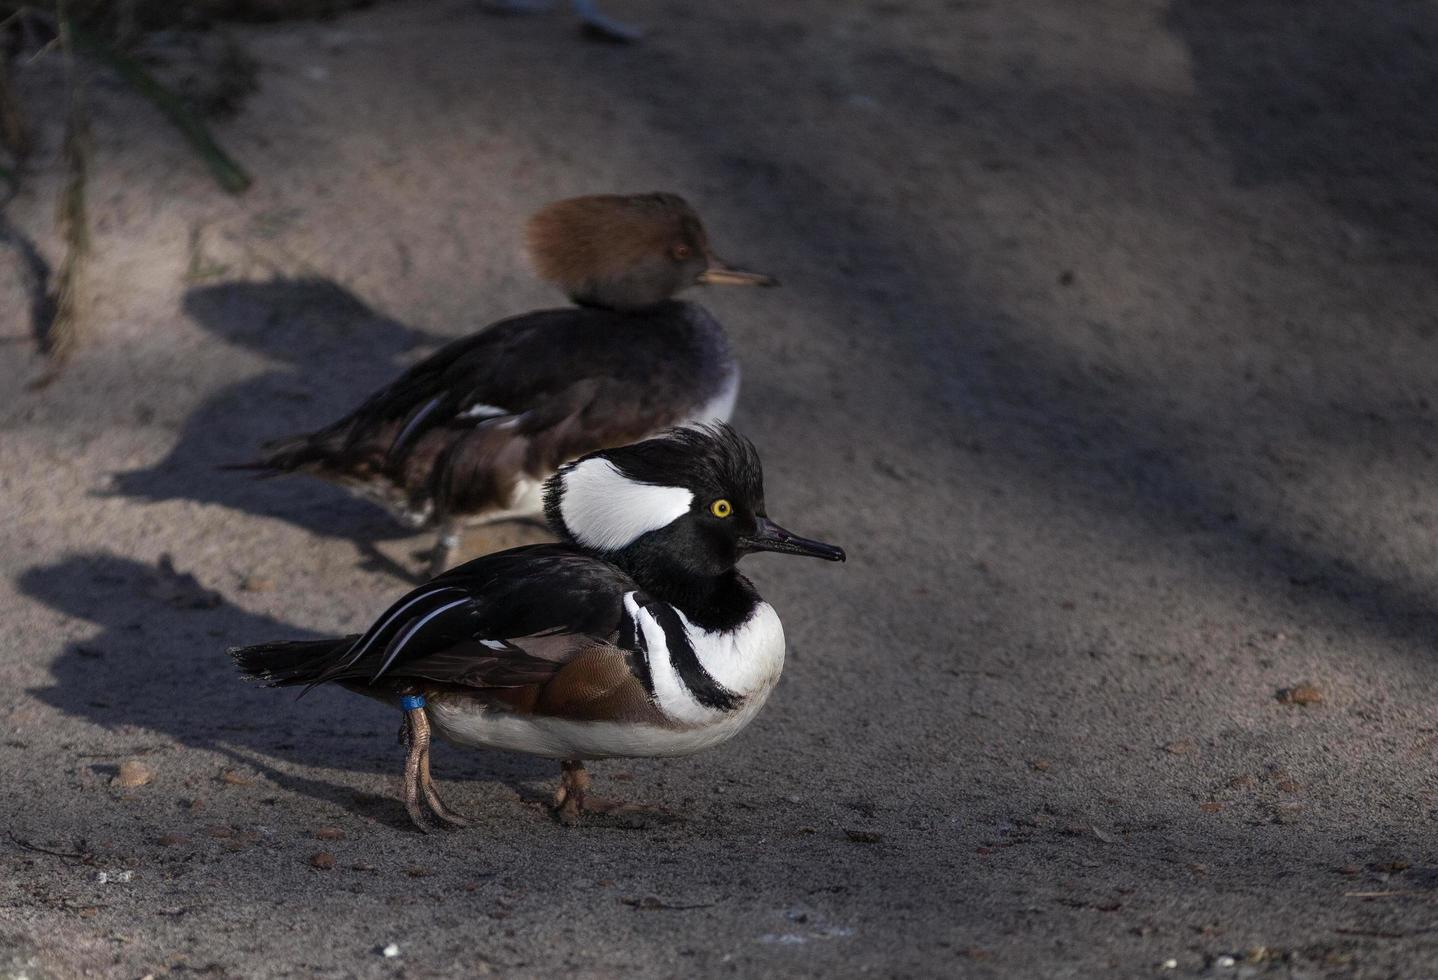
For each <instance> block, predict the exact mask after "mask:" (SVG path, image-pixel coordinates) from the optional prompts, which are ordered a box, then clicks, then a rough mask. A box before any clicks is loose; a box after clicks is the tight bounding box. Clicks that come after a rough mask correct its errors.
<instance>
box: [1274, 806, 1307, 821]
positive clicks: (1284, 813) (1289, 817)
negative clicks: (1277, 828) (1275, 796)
mask: <svg viewBox="0 0 1438 980" xmlns="http://www.w3.org/2000/svg"><path fill="white" fill-rule="evenodd" d="M1302 815H1303V807H1302V805H1300V804H1298V803H1280V804H1278V805H1277V806H1275V807H1274V808H1273V822H1274V823H1278V824H1290V823H1297V822H1298V819H1299V817H1301V816H1302Z"/></svg>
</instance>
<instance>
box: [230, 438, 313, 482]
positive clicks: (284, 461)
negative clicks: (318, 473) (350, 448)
mask: <svg viewBox="0 0 1438 980" xmlns="http://www.w3.org/2000/svg"><path fill="white" fill-rule="evenodd" d="M332 443H333V439H332V437H331V434H330V433H329V432H318V433H315V434H313V435H305V436H295V437H294V438H293V439H281V440H279V441H278V442H272V443H269V444H267V445H266V446H265V447H264V455H263V456H261V457H260V458H259V459H254V460H250V461H248V462H245V463H221V464H220V469H222V470H250V471H253V472H254V473H255V474H256V475H257V476H262V477H263V476H279V475H280V474H281V473H293V472H295V471H296V470H303V469H309V468H311V467H314V466H318V465H320V464H322V463H324V462H326V461H327V460H329V459H330V457H331V456H332V455H333V453H334V446H333V445H332Z"/></svg>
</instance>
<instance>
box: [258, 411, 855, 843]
mask: <svg viewBox="0 0 1438 980" xmlns="http://www.w3.org/2000/svg"><path fill="white" fill-rule="evenodd" d="M545 512H546V514H547V516H548V518H549V522H550V524H551V525H552V526H553V528H554V530H555V531H556V532H557V533H558V534H559V535H560V537H561V538H562V540H563V543H562V544H554V545H531V546H529V547H524V548H514V549H511V550H509V551H503V552H499V553H497V554H493V555H487V556H485V557H482V558H476V559H475V560H473V561H471V562H468V563H466V564H463V565H460V566H459V567H457V568H455V569H452V570H450V571H448V572H446V573H445V574H443V575H441V576H439V577H438V578H436V579H434V580H433V581H431V582H430V583H429V584H427V585H424V586H421V587H420V588H418V589H415V590H414V591H413V592H411V593H409V594H408V595H406V596H405V597H404V598H402V599H400V600H399V601H398V602H396V603H395V604H394V605H393V606H391V607H390V608H389V609H388V610H387V611H386V612H385V613H384V614H383V615H382V616H380V617H379V619H377V620H376V621H375V623H374V625H373V626H371V627H370V628H369V629H368V630H366V631H365V632H364V633H363V634H360V635H355V636H347V637H344V638H342V639H336V640H316V641H304V642H291V643H268V644H262V645H259V646H252V647H244V648H238V649H234V650H231V651H230V654H231V656H233V657H234V659H235V661H236V662H237V663H238V664H239V666H240V669H241V670H242V671H243V672H244V673H245V674H247V675H249V676H251V677H255V678H258V679H261V680H264V681H267V682H269V683H270V684H272V685H283V684H305V685H309V686H310V687H313V686H314V685H316V684H322V683H325V682H329V681H333V682H336V683H339V684H342V685H343V686H345V687H347V688H349V689H350V690H352V691H356V692H358V693H361V694H366V695H369V696H370V697H375V698H379V699H380V700H383V701H386V702H388V703H391V704H395V705H397V706H398V707H400V708H402V709H403V710H404V712H405V725H406V729H405V731H406V735H407V738H406V740H407V742H408V744H409V756H408V759H407V760H406V764H405V771H404V795H405V806H406V808H407V809H408V810H409V814H410V818H411V819H412V820H413V821H414V823H415V825H416V826H417V827H419V828H420V829H421V830H425V829H427V822H426V821H425V818H424V815H423V812H422V810H421V804H420V801H421V799H423V800H424V801H425V802H426V803H427V804H428V805H429V809H430V811H431V813H433V815H434V817H435V818H436V819H437V820H438V821H440V822H441V823H442V824H445V825H448V826H463V825H464V824H465V823H466V820H465V818H463V817H461V816H459V815H458V814H456V813H455V812H454V811H453V810H451V809H450V808H449V807H448V806H446V805H445V803H444V801H443V800H442V799H441V798H440V796H439V793H438V791H437V790H436V789H435V787H434V784H433V781H432V780H431V778H430V769H429V746H430V733H431V730H433V731H434V732H437V733H438V734H439V735H440V736H441V737H443V738H445V739H446V740H448V741H450V742H453V743H454V744H456V745H462V746H469V747H483V748H495V749H504V750H508V751H511V752H524V753H528V754H531V755H539V756H547V757H550V758H554V759H560V760H562V761H563V777H562V780H561V783H560V787H559V791H558V793H557V794H556V796H555V800H554V806H555V810H556V812H557V815H558V816H559V818H560V819H561V820H563V821H564V822H566V823H572V822H573V821H574V820H576V819H577V818H578V816H579V814H580V813H581V812H582V811H584V810H585V809H586V807H589V808H591V809H600V808H601V807H598V806H596V805H595V801H592V800H588V799H586V793H587V790H588V785H589V777H588V774H587V773H586V772H585V769H584V760H586V759H604V758H612V757H616V756H646V757H647V756H680V755H689V754H691V753H694V752H698V751H699V750H701V749H704V748H707V747H709V746H711V745H717V744H719V743H720V742H724V741H726V740H728V739H730V738H732V737H733V736H734V735H735V734H737V733H738V732H739V731H740V730H741V729H742V728H744V726H746V725H747V724H748V723H749V722H750V721H751V720H753V718H754V715H755V714H756V713H757V712H758V711H759V709H760V707H762V706H763V704H764V701H765V700H766V699H767V698H768V697H769V693H770V692H771V691H772V690H773V689H774V685H775V684H776V683H777V682H778V680H779V673H780V671H781V670H782V669H783V667H784V629H783V627H782V626H781V625H780V623H779V616H778V614H777V613H775V612H774V609H773V607H771V606H770V605H769V604H768V603H766V602H765V601H764V600H763V599H761V598H760V597H759V594H758V592H757V591H756V590H755V589H754V586H753V585H752V584H751V583H750V582H749V580H748V579H747V578H745V577H744V576H743V575H741V574H739V572H738V570H737V569H736V568H735V565H736V563H737V562H738V561H739V559H740V558H742V557H744V556H745V555H747V554H750V553H752V552H756V551H777V552H781V553H784V554H791V555H809V556H812V557H815V558H824V559H827V560H829V561H843V560H844V552H843V550H842V549H840V548H836V547H834V546H833V545H828V544H823V543H822V542H819V541H810V540H807V539H805V538H801V537H798V536H796V535H793V534H790V533H789V532H788V531H786V530H784V529H783V528H781V527H780V526H779V525H777V524H775V523H774V522H773V521H771V520H769V517H768V515H767V512H766V510H765V506H764V477H763V471H762V470H761V468H760V465H759V456H758V454H757V453H756V452H755V451H754V447H753V445H752V444H750V442H749V441H748V440H747V439H745V438H743V437H742V436H740V435H738V434H737V433H735V432H734V430H733V429H730V428H729V427H728V426H726V425H717V426H714V427H702V428H696V429H676V430H674V431H673V432H671V433H669V434H668V435H665V436H662V437H660V438H656V439H650V440H648V441H646V442H641V443H638V444H636V445H632V446H625V447H623V448H620V449H611V450H607V451H604V452H599V453H592V454H590V455H588V456H585V457H583V458H581V459H579V460H577V461H575V462H572V463H569V464H567V465H566V466H564V467H563V468H562V469H561V470H560V471H559V472H558V473H557V474H555V475H554V476H553V477H551V478H550V479H549V481H548V483H547V484H546V490H545Z"/></svg>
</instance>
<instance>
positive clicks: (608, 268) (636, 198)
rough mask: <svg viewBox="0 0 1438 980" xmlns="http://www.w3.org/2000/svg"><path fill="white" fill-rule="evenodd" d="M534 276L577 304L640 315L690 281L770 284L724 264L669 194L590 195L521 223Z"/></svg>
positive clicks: (772, 282)
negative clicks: (536, 273)
mask: <svg viewBox="0 0 1438 980" xmlns="http://www.w3.org/2000/svg"><path fill="white" fill-rule="evenodd" d="M529 251H530V254H531V256H532V257H533V259H534V264H535V267H536V268H537V269H538V270H539V274H540V276H542V277H543V278H544V279H547V280H549V281H550V282H552V283H554V284H555V285H557V286H559V288H561V289H563V290H564V292H565V293H566V294H568V296H569V298H570V299H572V300H574V302H576V303H579V304H582V305H584V306H603V307H608V308H609V309H614V310H640V309H644V308H645V307H649V306H656V305H658V304H660V303H662V302H664V301H665V300H667V299H669V298H671V297H673V296H674V295H675V294H676V293H678V292H679V291H680V290H682V289H687V288H688V287H690V286H692V285H695V284H696V283H713V284H723V285H736V286H777V285H778V280H776V279H774V278H772V277H770V276H766V275H761V274H759V273H757V272H746V271H744V270H743V269H735V268H733V267H732V266H729V265H727V264H725V263H724V262H723V261H721V260H720V259H719V257H718V256H717V255H715V254H714V250H713V249H711V248H710V247H709V237H708V236H707V235H706V234H705V233H704V225H703V223H701V222H700V220H699V215H697V214H695V213H694V209H693V208H691V207H690V206H689V204H688V203H687V202H686V201H685V200H684V199H683V198H682V197H679V196H678V195H677V194H633V195H619V194H595V195H591V196H588V197H572V198H569V199H568V200H564V201H556V202H555V203H553V204H550V205H547V206H546V207H545V208H544V209H543V210H541V211H540V212H539V213H538V214H536V215H535V216H534V217H533V218H531V219H530V221H529Z"/></svg>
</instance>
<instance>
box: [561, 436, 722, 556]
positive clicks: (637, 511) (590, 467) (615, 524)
mask: <svg viewBox="0 0 1438 980" xmlns="http://www.w3.org/2000/svg"><path fill="white" fill-rule="evenodd" d="M693 505H694V494H693V492H691V491H689V490H686V489H684V488H683V487H656V486H651V485H649V484H647V483H635V482H634V481H633V480H631V479H629V478H628V477H627V476H625V475H624V474H623V473H621V472H619V469H618V467H616V466H615V465H614V464H613V463H611V462H610V461H609V460H607V459H604V458H602V457H599V458H595V459H586V460H585V461H584V462H582V463H579V464H577V465H575V466H571V467H570V468H569V469H568V470H567V471H565V473H564V495H563V496H562V497H561V498H560V504H559V512H560V515H561V516H562V517H563V518H564V524H565V526H566V527H568V528H569V533H570V534H573V535H574V539H575V540H576V541H578V542H579V543H580V544H582V545H585V546H586V547H589V548H597V549H599V550H601V551H618V550H619V549H620V548H623V547H625V546H626V545H628V544H630V543H631V542H633V541H634V540H635V539H637V538H639V537H640V536H641V535H644V534H648V533H649V532H650V531H657V530H659V529H660V528H661V527H667V526H668V525H669V524H671V523H673V522H674V521H675V520H677V519H679V518H680V517H683V516H684V515H685V514H687V513H689V508H690V507H692V506H693Z"/></svg>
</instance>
